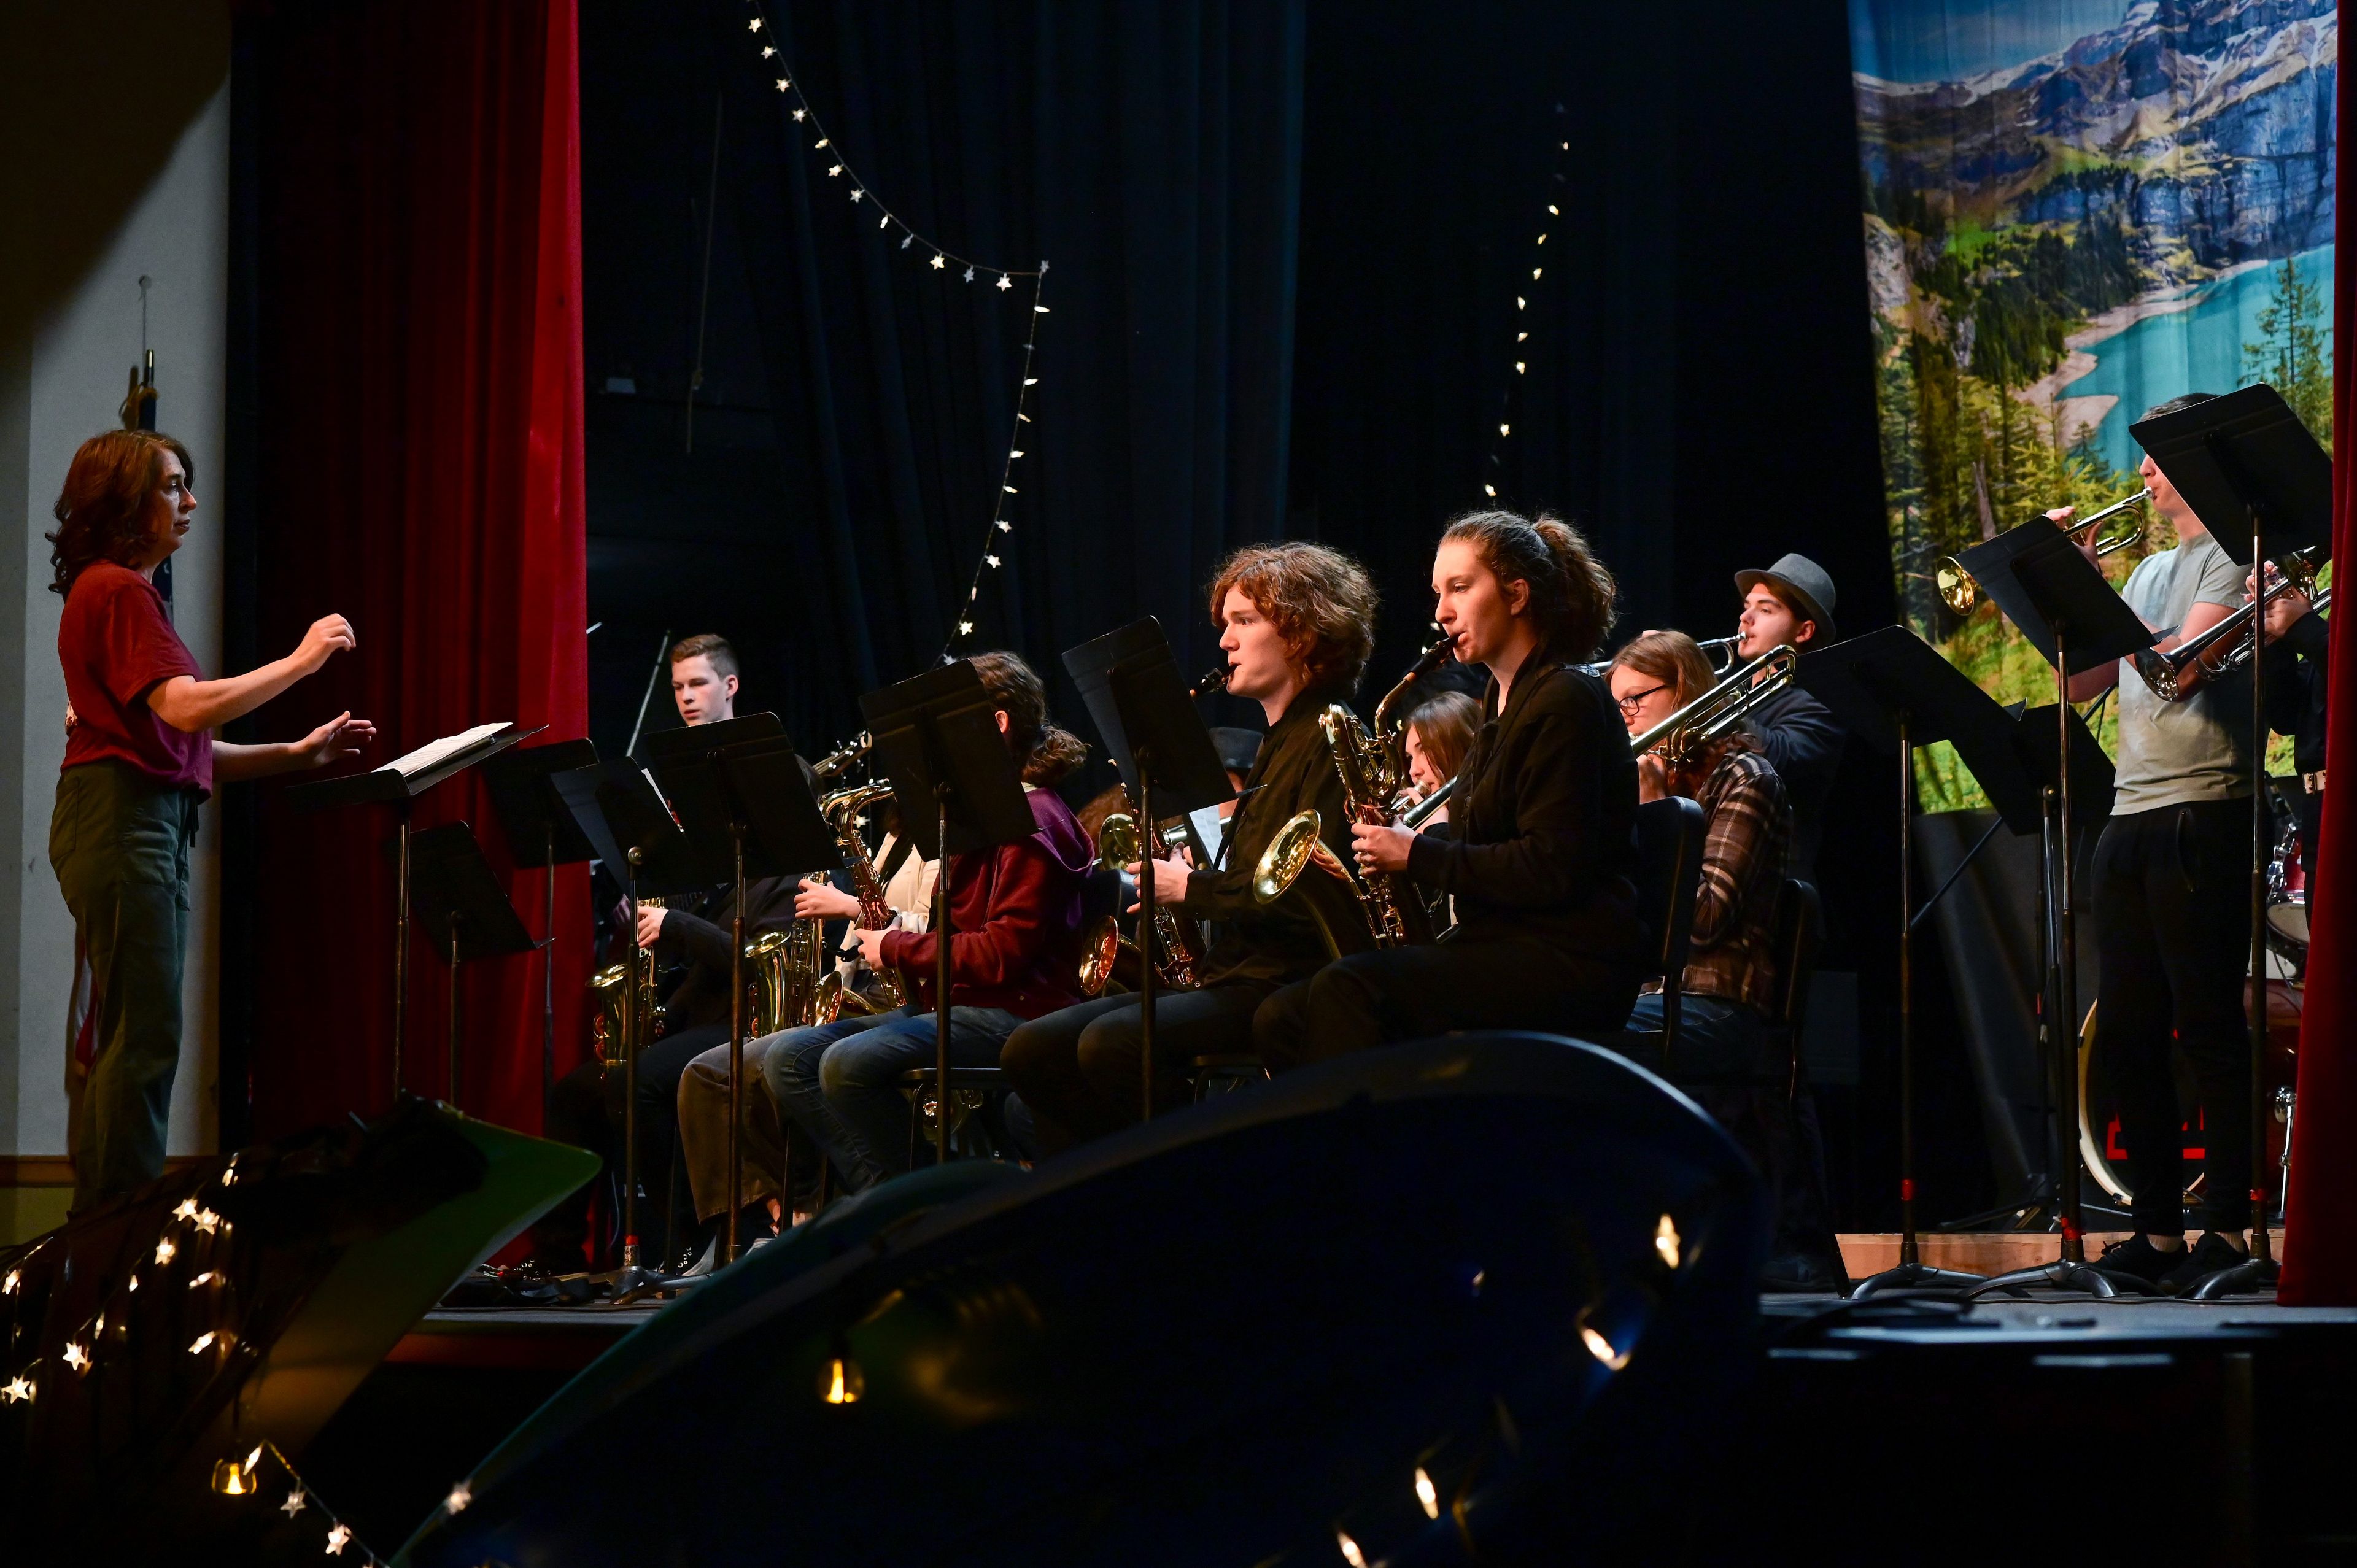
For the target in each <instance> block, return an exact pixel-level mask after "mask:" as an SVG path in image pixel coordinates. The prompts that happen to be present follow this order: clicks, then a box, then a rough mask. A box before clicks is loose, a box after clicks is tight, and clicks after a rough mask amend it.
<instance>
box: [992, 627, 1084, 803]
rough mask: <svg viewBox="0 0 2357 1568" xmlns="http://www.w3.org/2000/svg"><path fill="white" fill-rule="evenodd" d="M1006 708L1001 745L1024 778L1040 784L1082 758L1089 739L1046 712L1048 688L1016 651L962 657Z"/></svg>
mask: <svg viewBox="0 0 2357 1568" xmlns="http://www.w3.org/2000/svg"><path fill="white" fill-rule="evenodd" d="M966 662H967V663H969V664H971V665H973V666H974V673H975V674H977V675H979V676H981V677H982V689H983V690H984V691H985V692H988V693H990V698H991V701H992V702H994V703H997V704H998V706H999V707H1000V708H1001V709H1002V710H1003V711H1004V712H1005V713H1006V749H1007V750H1008V751H1010V752H1012V753H1013V754H1014V757H1015V761H1016V765H1017V767H1018V768H1021V769H1022V770H1023V782H1025V783H1026V784H1037V785H1039V786H1041V787H1042V788H1045V787H1046V786H1048V785H1049V784H1053V783H1054V782H1056V780H1057V779H1061V778H1062V777H1063V776H1064V775H1065V774H1067V773H1070V772H1071V770H1072V769H1073V768H1078V767H1079V766H1080V765H1081V764H1082V762H1083V761H1085V760H1087V757H1088V755H1089V747H1088V743H1087V742H1086V741H1084V740H1082V738H1081V737H1080V736H1076V735H1074V734H1072V733H1071V731H1070V730H1066V729H1060V728H1058V727H1057V726H1056V725H1055V724H1054V723H1052V722H1051V721H1050V720H1049V717H1048V688H1047V687H1045V686H1043V685H1041V684H1040V683H1039V674H1038V673H1037V672H1036V671H1033V670H1032V668H1031V666H1029V665H1028V664H1026V663H1025V662H1023V658H1022V656H1021V655H1020V654H1015V653H1005V652H993V653H977V654H975V655H974V657H973V658H972V659H969V660H966Z"/></svg>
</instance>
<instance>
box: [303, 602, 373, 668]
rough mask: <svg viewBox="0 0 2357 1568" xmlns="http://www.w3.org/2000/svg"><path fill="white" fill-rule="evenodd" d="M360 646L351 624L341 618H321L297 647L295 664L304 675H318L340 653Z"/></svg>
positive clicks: (305, 634) (312, 624)
mask: <svg viewBox="0 0 2357 1568" xmlns="http://www.w3.org/2000/svg"><path fill="white" fill-rule="evenodd" d="M359 646H360V640H359V639H357V638H355V637H354V636H353V635H352V623H351V622H350V621H348V620H346V619H345V618H343V617H341V616H321V617H320V618H318V619H317V620H315V621H313V622H312V623H311V629H310V630H308V631H307V632H305V633H304V634H303V640H302V641H301V642H300V643H298V644H296V649H295V662H296V664H298V665H300V666H301V667H302V670H303V673H304V674H306V675H311V674H316V673H317V671H318V670H319V668H320V667H321V666H322V665H324V664H326V663H327V662H328V660H330V659H332V658H334V657H335V656H336V655H337V654H338V653H339V652H343V651H345V650H350V649H353V648H357V647H359Z"/></svg>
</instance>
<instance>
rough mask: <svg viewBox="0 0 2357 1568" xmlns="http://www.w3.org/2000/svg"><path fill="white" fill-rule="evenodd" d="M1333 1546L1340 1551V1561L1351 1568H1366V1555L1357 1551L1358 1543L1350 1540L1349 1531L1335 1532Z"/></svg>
mask: <svg viewBox="0 0 2357 1568" xmlns="http://www.w3.org/2000/svg"><path fill="white" fill-rule="evenodd" d="M1334 1544H1335V1545H1337V1546H1339V1547H1340V1548H1341V1549H1342V1561H1343V1562H1345V1563H1349V1564H1350V1565H1351V1568H1367V1554H1366V1553H1365V1552H1361V1551H1360V1550H1359V1543H1358V1542H1357V1541H1353V1540H1351V1533H1350V1531H1348V1530H1336V1531H1335V1532H1334Z"/></svg>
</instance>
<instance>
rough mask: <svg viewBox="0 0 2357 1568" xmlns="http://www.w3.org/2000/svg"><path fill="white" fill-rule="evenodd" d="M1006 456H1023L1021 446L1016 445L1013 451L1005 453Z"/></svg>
mask: <svg viewBox="0 0 2357 1568" xmlns="http://www.w3.org/2000/svg"><path fill="white" fill-rule="evenodd" d="M1007 456H1009V457H1020V456H1023V448H1022V447H1020V446H1017V448H1016V449H1015V450H1014V451H1012V452H1009V453H1008V454H1007Z"/></svg>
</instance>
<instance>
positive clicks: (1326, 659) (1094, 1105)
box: [1004, 540, 1375, 1155]
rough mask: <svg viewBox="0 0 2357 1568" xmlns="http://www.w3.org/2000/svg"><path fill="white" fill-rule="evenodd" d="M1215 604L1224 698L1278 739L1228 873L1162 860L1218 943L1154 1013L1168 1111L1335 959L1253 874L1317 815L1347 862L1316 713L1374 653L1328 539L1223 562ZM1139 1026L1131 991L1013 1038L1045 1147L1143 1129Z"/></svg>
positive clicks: (1264, 762) (1348, 567) (1160, 1092)
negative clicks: (1277, 998) (1183, 1081)
mask: <svg viewBox="0 0 2357 1568" xmlns="http://www.w3.org/2000/svg"><path fill="white" fill-rule="evenodd" d="M1211 615H1212V618H1213V620H1214V622H1215V623H1216V624H1217V625H1218V626H1219V627H1220V628H1221V634H1220V647H1221V648H1222V650H1224V651H1225V652H1226V654H1227V659H1228V684H1227V689H1228V691H1229V693H1231V694H1232V695H1234V696H1237V697H1242V698H1244V699H1245V700H1247V701H1254V702H1257V703H1260V705H1261V712H1262V713H1263V714H1265V715H1266V716H1267V719H1268V734H1267V736H1266V738H1265V740H1263V741H1262V743H1261V745H1260V747H1259V749H1258V752H1257V753H1256V754H1254V756H1253V757H1252V760H1251V761H1250V763H1249V765H1248V766H1249V768H1250V769H1251V770H1250V772H1249V773H1248V774H1246V775H1245V777H1244V779H1243V786H1242V789H1240V790H1239V794H1240V795H1241V797H1242V798H1241V799H1240V800H1238V801H1237V803H1236V809H1235V811H1234V814H1233V815H1232V817H1231V819H1230V821H1229V824H1228V832H1227V852H1226V854H1225V855H1224V857H1223V858H1222V864H1221V865H1219V866H1218V867H1217V868H1213V869H1204V868H1200V867H1193V868H1190V867H1189V866H1188V865H1186V864H1184V863H1183V862H1181V861H1179V860H1175V859H1171V860H1157V861H1154V862H1153V863H1152V866H1153V874H1154V877H1155V888H1156V897H1158V898H1160V899H1162V900H1164V901H1165V902H1167V903H1168V905H1170V906H1171V907H1172V908H1175V909H1178V910H1179V911H1182V912H1183V913H1184V914H1186V915H1188V916H1189V917H1191V918H1196V919H1200V920H1205V921H1209V922H1211V923H1212V926H1213V929H1214V930H1215V931H1216V933H1217V936H1216V940H1213V942H1212V943H1211V950H1210V951H1208V952H1207V953H1205V954H1204V955H1203V957H1202V960H1201V961H1200V964H1199V965H1198V966H1197V969H1196V977H1197V980H1198V982H1199V985H1198V988H1197V989H1195V990H1192V991H1174V992H1163V993H1159V994H1158V996H1157V1001H1156V1003H1155V1012H1154V1018H1155V1053H1156V1065H1157V1078H1160V1079H1163V1081H1161V1082H1159V1083H1157V1085H1156V1097H1157V1102H1158V1101H1161V1100H1162V1099H1165V1098H1168V1096H1169V1095H1170V1094H1171V1093H1172V1092H1173V1091H1174V1090H1176V1088H1177V1083H1178V1074H1177V1073H1176V1072H1175V1071H1174V1070H1172V1069H1179V1068H1180V1067H1181V1066H1183V1064H1184V1063H1185V1062H1186V1060H1187V1059H1188V1058H1189V1057H1195V1056H1204V1055H1214V1054H1222V1053H1227V1052H1241V1051H1249V1050H1251V1049H1252V1037H1253V1015H1254V1011H1255V1010H1256V1009H1257V1008H1258V1007H1259V1006H1260V1004H1262V1003H1263V1002H1264V1001H1265V1000H1266V999H1267V998H1268V997H1269V995H1271V994H1272V993H1275V991H1276V990H1277V988H1278V987H1280V986H1283V985H1286V984H1287V983H1292V982H1294V981H1298V980H1303V979H1306V978H1308V976H1309V975H1310V974H1311V973H1312V972H1315V971H1316V970H1317V969H1318V966H1319V965H1320V964H1323V963H1324V962H1325V961H1326V960H1327V958H1328V956H1329V955H1328V950H1327V948H1326V945H1325V941H1324V939H1323V938H1322V937H1320V936H1319V934H1318V926H1317V923H1316V920H1315V919H1314V918H1313V917H1312V916H1311V915H1310V914H1309V913H1308V910H1307V909H1306V908H1303V907H1302V906H1301V905H1300V904H1299V903H1298V902H1297V901H1295V900H1290V899H1281V900H1279V901H1278V902H1277V903H1275V904H1273V905H1264V904H1262V903H1261V902H1260V901H1259V900H1258V899H1257V898H1255V897H1254V895H1253V887H1252V882H1253V870H1254V867H1255V866H1256V865H1258V864H1259V862H1260V858H1261V855H1262V854H1263V853H1264V852H1265V850H1266V849H1267V848H1268V845H1269V841H1270V840H1272V839H1273V838H1275V836H1276V831H1277V829H1278V828H1280V827H1282V826H1283V825H1284V824H1285V823H1286V821H1288V820H1289V819H1291V818H1292V817H1294V816H1296V815H1297V814H1298V813H1300V812H1302V811H1316V812H1318V817H1319V821H1320V823H1321V829H1322V836H1323V837H1324V838H1325V839H1326V841H1327V844H1328V847H1329V849H1333V850H1334V851H1335V852H1336V853H1337V854H1345V853H1347V852H1348V850H1349V848H1350V843H1351V840H1350V832H1349V813H1348V811H1346V810H1345V807H1344V802H1343V796H1342V781H1341V776H1340V773H1338V772H1337V771H1336V769H1335V767H1334V758H1333V753H1332V752H1331V750H1329V747H1328V746H1327V744H1326V737H1325V735H1324V733H1323V732H1322V731H1321V730H1320V729H1319V728H1318V715H1319V714H1322V713H1324V712H1325V711H1326V708H1327V705H1328V704H1329V703H1339V702H1342V701H1344V700H1345V699H1347V698H1348V697H1349V695H1350V693H1351V689H1352V687H1354V686H1355V685H1356V684H1357V683H1358V680H1359V676H1360V674H1361V672H1362V671H1364V670H1365V668H1366V664H1367V656H1368V654H1369V653H1371V652H1372V651H1373V649H1374V617H1375V588H1374V584H1373V583H1372V580H1370V579H1369V577H1368V575H1367V574H1366V570H1365V568H1363V567H1361V565H1360V564H1358V563H1357V562H1355V561H1353V560H1351V558H1350V557H1349V556H1347V555H1344V554H1341V553H1340V552H1338V551H1334V550H1329V549H1328V548H1327V547H1326V546H1324V545H1322V544H1310V543H1306V542H1301V541H1297V540H1286V541H1282V542H1275V543H1270V544H1254V545H1248V546H1246V547H1245V548H1243V549H1242V550H1239V551H1237V552H1236V553H1234V554H1232V555H1231V556H1230V557H1228V559H1227V560H1226V561H1225V562H1223V563H1222V564H1221V567H1220V570H1219V573H1218V575H1217V578H1216V580H1215V581H1214V582H1213V584H1212V585H1211ZM1222 749H1223V751H1224V750H1227V749H1228V748H1225V747H1223V748H1222ZM1241 749H1242V748H1240V747H1239V748H1236V752H1237V753H1240V752H1241ZM1222 760H1227V761H1234V760H1242V757H1241V755H1236V754H1233V753H1232V754H1231V755H1230V756H1228V757H1223V758H1222ZM1138 1022H1139V1013H1138V998H1137V996H1136V995H1135V993H1128V994H1123V995H1116V996H1101V997H1098V998H1095V999H1094V1000H1092V1001H1088V1002H1083V1003H1081V1004H1079V1005H1077V1006H1072V1007H1067V1008H1065V1009H1063V1010H1062V1011H1061V1012H1058V1013H1053V1014H1049V1015H1047V1016H1046V1017H1043V1018H1039V1019H1035V1020H1033V1021H1032V1022H1030V1023H1028V1024H1026V1025H1024V1026H1022V1027H1021V1028H1019V1029H1017V1031H1016V1032H1015V1034H1014V1036H1013V1037H1011V1038H1010V1039H1009V1040H1008V1041H1007V1042H1006V1057H1005V1059H1004V1065H1005V1067H1006V1075H1007V1077H1008V1079H1011V1080H1012V1081H1013V1082H1014V1084H1015V1087H1016V1091H1017V1094H1018V1095H1019V1096H1020V1097H1021V1099H1022V1101H1023V1103H1024V1105H1025V1106H1026V1107H1027V1108H1028V1110H1029V1111H1030V1112H1031V1115H1032V1118H1033V1122H1034V1125H1035V1126H1036V1129H1037V1139H1038V1143H1039V1149H1040V1151H1041V1153H1043V1154H1050V1155H1052V1154H1057V1153H1060V1152H1061V1151H1062V1150H1064V1149H1067V1148H1070V1147H1071V1145H1072V1144H1076V1143H1080V1142H1082V1141H1084V1140H1086V1139H1090V1138H1094V1137H1099V1136H1102V1135H1103V1134H1104V1133H1110V1132H1112V1131H1114V1129H1116V1128H1120V1127H1125V1126H1127V1125H1129V1124H1130V1123H1131V1122H1135V1121H1136V1120H1137V1118H1138V1112H1139V1103H1140V1101H1142V1100H1143V1098H1144V1096H1143V1093H1142V1092H1141V1087H1140V1085H1139V1082H1138V1071H1139V1055H1140V1050H1139V1038H1138Z"/></svg>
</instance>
